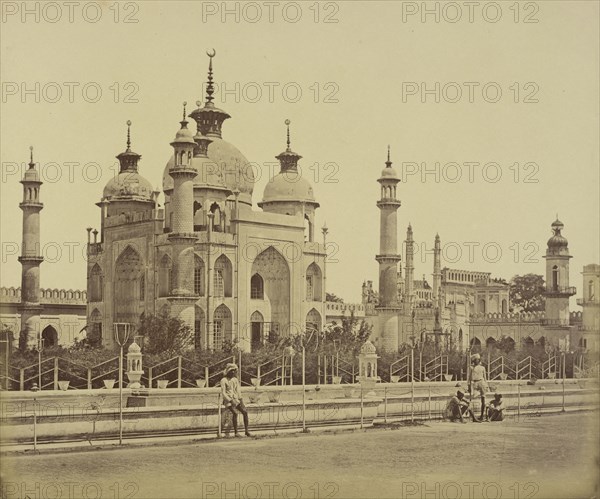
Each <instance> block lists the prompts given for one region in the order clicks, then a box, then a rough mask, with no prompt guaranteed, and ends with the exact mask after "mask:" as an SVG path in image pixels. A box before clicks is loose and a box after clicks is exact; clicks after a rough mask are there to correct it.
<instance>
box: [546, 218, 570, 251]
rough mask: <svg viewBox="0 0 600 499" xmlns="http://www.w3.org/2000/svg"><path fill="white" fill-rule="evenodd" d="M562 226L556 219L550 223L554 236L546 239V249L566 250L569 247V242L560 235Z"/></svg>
mask: <svg viewBox="0 0 600 499" xmlns="http://www.w3.org/2000/svg"><path fill="white" fill-rule="evenodd" d="M564 226H565V224H563V223H562V222H561V221H560V220H559V219H558V218H557V219H556V220H555V221H554V222H552V232H554V235H553V236H552V237H551V238H550V239H548V248H566V247H567V246H568V245H569V241H567V239H566V238H565V237H564V236H563V235H562V234H561V233H560V231H561V230H562V229H563V228H564Z"/></svg>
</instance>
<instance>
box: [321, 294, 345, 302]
mask: <svg viewBox="0 0 600 499" xmlns="http://www.w3.org/2000/svg"><path fill="white" fill-rule="evenodd" d="M325 301H331V302H334V303H344V300H343V299H342V298H340V297H339V296H336V295H334V294H333V293H325Z"/></svg>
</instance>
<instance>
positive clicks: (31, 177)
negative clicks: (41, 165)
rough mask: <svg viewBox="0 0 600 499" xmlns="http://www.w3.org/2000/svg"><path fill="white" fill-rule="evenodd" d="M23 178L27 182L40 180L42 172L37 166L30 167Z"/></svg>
mask: <svg viewBox="0 0 600 499" xmlns="http://www.w3.org/2000/svg"><path fill="white" fill-rule="evenodd" d="M23 180H25V181H26V182H39V180H40V174H39V172H38V171H37V170H36V169H35V168H29V169H28V170H26V171H25V174H24V175H23Z"/></svg>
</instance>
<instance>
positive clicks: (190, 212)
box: [167, 102, 198, 296]
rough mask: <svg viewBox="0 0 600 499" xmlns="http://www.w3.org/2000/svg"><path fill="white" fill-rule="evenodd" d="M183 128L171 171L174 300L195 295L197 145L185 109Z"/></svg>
mask: <svg viewBox="0 0 600 499" xmlns="http://www.w3.org/2000/svg"><path fill="white" fill-rule="evenodd" d="M186 104H187V103H185V102H184V103H183V119H182V121H180V124H181V128H180V129H179V131H178V132H177V134H176V135H175V139H174V140H173V142H171V146H172V147H173V154H174V158H175V160H174V162H173V166H172V167H171V168H170V170H169V175H171V177H172V178H173V194H172V195H171V203H172V213H173V225H172V232H170V233H169V235H168V236H167V237H168V240H169V242H170V243H171V245H172V246H173V282H172V290H171V293H170V294H171V296H186V295H187V296H189V295H193V294H194V281H193V276H194V273H193V272H192V271H191V270H192V269H193V268H194V251H193V247H194V242H195V241H196V239H197V237H196V235H195V234H194V178H195V177H196V176H197V175H198V171H197V170H196V169H195V168H194V167H192V157H193V155H194V149H195V148H196V142H195V141H194V138H193V136H192V133H191V132H190V130H188V128H187V124H188V122H187V120H186V119H185V106H186Z"/></svg>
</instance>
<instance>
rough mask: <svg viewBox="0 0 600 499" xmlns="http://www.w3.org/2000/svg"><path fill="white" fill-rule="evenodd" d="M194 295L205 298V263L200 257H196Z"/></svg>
mask: <svg viewBox="0 0 600 499" xmlns="http://www.w3.org/2000/svg"><path fill="white" fill-rule="evenodd" d="M194 294H196V295H198V296H204V262H203V261H202V258H200V257H199V256H198V255H195V256H194Z"/></svg>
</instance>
